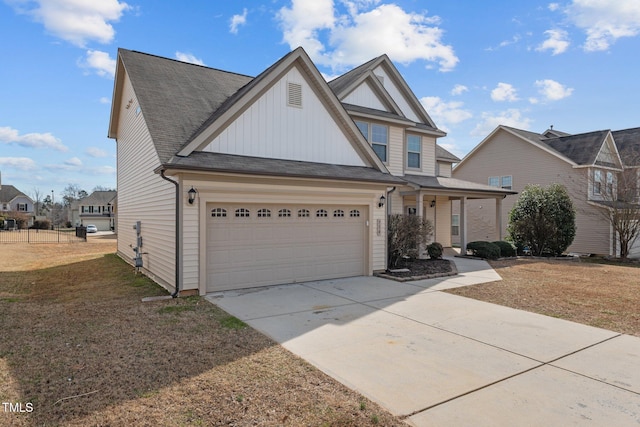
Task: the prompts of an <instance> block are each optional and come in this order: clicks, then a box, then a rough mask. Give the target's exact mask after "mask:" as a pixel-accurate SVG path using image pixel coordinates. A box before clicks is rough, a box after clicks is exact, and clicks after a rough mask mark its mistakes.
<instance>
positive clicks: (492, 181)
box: [489, 176, 500, 187]
mask: <svg viewBox="0 0 640 427" xmlns="http://www.w3.org/2000/svg"><path fill="white" fill-rule="evenodd" d="M489 185H490V186H492V187H500V177H499V176H490V177H489Z"/></svg>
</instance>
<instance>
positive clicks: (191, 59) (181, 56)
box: [176, 52, 204, 65]
mask: <svg viewBox="0 0 640 427" xmlns="http://www.w3.org/2000/svg"><path fill="white" fill-rule="evenodd" d="M176 59H177V60H178V61H182V62H188V63H190V64H196V65H204V61H203V60H202V59H200V58H196V56H195V55H193V54H191V53H185V52H176Z"/></svg>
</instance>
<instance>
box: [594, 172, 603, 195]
mask: <svg viewBox="0 0 640 427" xmlns="http://www.w3.org/2000/svg"><path fill="white" fill-rule="evenodd" d="M601 191H602V171H600V170H597V169H596V170H594V171H593V194H600V192H601Z"/></svg>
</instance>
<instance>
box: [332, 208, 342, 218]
mask: <svg viewBox="0 0 640 427" xmlns="http://www.w3.org/2000/svg"><path fill="white" fill-rule="evenodd" d="M333 217H334V218H342V217H344V211H343V210H342V209H338V210H335V211H333Z"/></svg>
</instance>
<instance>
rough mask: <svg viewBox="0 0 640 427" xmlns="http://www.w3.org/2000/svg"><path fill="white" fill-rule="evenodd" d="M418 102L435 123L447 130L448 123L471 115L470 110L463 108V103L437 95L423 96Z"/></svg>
mask: <svg viewBox="0 0 640 427" xmlns="http://www.w3.org/2000/svg"><path fill="white" fill-rule="evenodd" d="M420 103H421V104H422V105H423V106H424V108H425V110H427V113H428V114H429V116H431V118H432V119H433V120H434V121H435V122H436V125H437V126H438V127H439V128H440V129H442V130H444V131H447V132H448V131H449V128H448V126H449V125H454V124H457V123H460V122H463V121H465V120H468V119H470V118H471V117H472V116H473V114H471V112H470V111H468V110H465V109H463V108H462V107H463V106H464V104H463V103H462V102H458V101H452V102H446V101H444V100H442V99H441V98H440V97H437V96H425V97H423V98H421V99H420Z"/></svg>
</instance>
